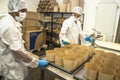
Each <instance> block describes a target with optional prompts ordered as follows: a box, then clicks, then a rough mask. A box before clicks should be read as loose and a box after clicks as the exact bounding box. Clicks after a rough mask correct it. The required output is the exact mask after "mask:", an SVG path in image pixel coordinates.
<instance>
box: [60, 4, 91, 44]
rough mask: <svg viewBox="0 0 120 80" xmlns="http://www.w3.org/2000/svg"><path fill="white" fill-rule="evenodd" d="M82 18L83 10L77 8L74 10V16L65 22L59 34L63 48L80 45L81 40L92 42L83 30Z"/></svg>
mask: <svg viewBox="0 0 120 80" xmlns="http://www.w3.org/2000/svg"><path fill="white" fill-rule="evenodd" d="M80 16H82V8H81V7H78V6H77V7H74V8H73V10H72V16H71V17H69V18H68V19H66V20H64V22H63V24H62V28H61V31H60V34H59V38H60V44H61V46H64V45H66V44H71V43H72V44H79V43H80V42H79V41H80V40H81V39H82V40H85V41H88V42H92V39H91V38H90V37H88V36H86V35H85V34H84V32H83V31H82V30H81V23H80V21H79V19H80Z"/></svg>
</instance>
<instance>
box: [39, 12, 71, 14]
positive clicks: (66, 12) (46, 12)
mask: <svg viewBox="0 0 120 80" xmlns="http://www.w3.org/2000/svg"><path fill="white" fill-rule="evenodd" d="M40 13H57V14H72V13H71V12H40Z"/></svg>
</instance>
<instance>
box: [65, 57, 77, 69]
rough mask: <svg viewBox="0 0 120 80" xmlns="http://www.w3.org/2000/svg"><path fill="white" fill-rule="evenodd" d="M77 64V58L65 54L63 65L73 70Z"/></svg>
mask: <svg viewBox="0 0 120 80" xmlns="http://www.w3.org/2000/svg"><path fill="white" fill-rule="evenodd" d="M75 66H76V59H75V57H72V56H65V57H63V67H64V68H65V69H66V70H68V71H72V70H73V69H74V68H75Z"/></svg>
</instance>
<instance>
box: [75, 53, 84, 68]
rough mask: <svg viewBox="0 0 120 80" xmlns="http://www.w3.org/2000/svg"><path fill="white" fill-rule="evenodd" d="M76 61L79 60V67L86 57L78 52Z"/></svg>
mask: <svg viewBox="0 0 120 80" xmlns="http://www.w3.org/2000/svg"><path fill="white" fill-rule="evenodd" d="M76 61H77V65H76V67H77V66H80V65H81V64H82V63H83V61H84V58H83V57H82V55H81V54H76Z"/></svg>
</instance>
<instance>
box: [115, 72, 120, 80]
mask: <svg viewBox="0 0 120 80" xmlns="http://www.w3.org/2000/svg"><path fill="white" fill-rule="evenodd" d="M115 80H120V72H119V73H117V74H116V76H115Z"/></svg>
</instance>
